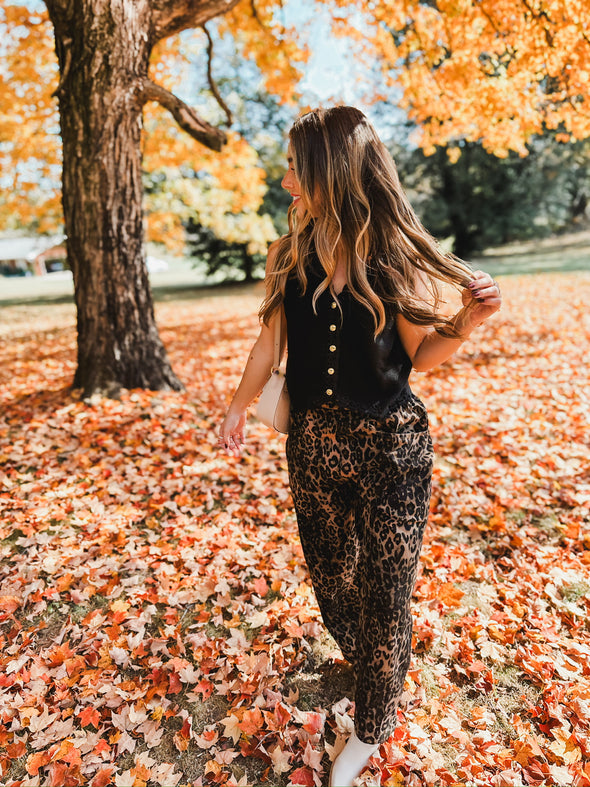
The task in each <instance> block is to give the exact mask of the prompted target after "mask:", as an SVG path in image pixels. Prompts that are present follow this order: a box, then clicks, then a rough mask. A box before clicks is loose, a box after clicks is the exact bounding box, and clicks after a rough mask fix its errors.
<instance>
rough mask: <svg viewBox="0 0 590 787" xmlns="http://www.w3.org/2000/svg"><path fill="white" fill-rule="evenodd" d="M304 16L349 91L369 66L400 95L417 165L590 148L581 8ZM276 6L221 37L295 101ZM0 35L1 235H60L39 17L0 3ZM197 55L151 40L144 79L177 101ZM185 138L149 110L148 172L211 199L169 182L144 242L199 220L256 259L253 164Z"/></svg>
mask: <svg viewBox="0 0 590 787" xmlns="http://www.w3.org/2000/svg"><path fill="white" fill-rule="evenodd" d="M315 3H316V4H317V6H318V10H320V7H321V10H323V11H324V12H328V13H332V22H333V27H334V31H335V33H336V34H337V35H341V36H348V37H349V38H350V39H351V41H353V42H354V44H353V47H354V48H355V49H353V51H356V52H357V54H358V57H357V58H356V59H357V62H358V63H359V73H358V77H359V79H362V78H364V77H365V75H364V73H362V71H363V69H365V67H366V66H368V64H369V63H371V64H375V63H377V64H378V65H379V68H380V72H381V76H380V77H378V78H377V81H376V83H375V84H374V85H373V89H374V95H375V96H378V95H382V94H383V93H384V89H385V88H386V87H387V86H388V85H389V86H395V87H396V88H397V89H399V90H401V105H402V106H403V107H404V108H405V109H406V110H407V112H408V114H409V116H410V117H411V118H412V120H413V121H414V122H415V123H416V124H417V125H418V128H419V131H418V142H419V144H420V145H422V146H423V147H424V149H425V150H426V151H427V152H428V151H432V150H433V148H434V146H435V145H448V146H450V155H451V156H456V155H458V149H455V148H453V144H454V143H455V142H456V141H458V140H461V139H467V140H480V141H481V142H482V143H483V145H484V146H485V147H486V149H488V150H490V151H492V152H494V153H495V154H497V155H499V156H502V155H506V153H507V151H508V150H517V151H519V152H520V153H522V154H525V153H526V147H525V145H526V142H527V140H529V139H530V138H531V136H532V135H535V134H542V133H543V131H544V129H545V128H549V129H553V130H557V131H558V132H559V134H560V137H559V138H560V139H571V138H574V139H583V138H586V137H588V136H589V135H590V106H589V102H590V97H589V96H590V91H589V89H588V88H589V85H590V39H589V37H588V30H589V29H590V6H588V3H587V2H586V0H518V2H516V3H515V2H513V0H439V2H437V3H432V2H425V0H407V2H404V3H392V2H390V0H375V2H371V3H369V2H362V3H355V4H351V2H350V0H336V2H335V8H336V10H334V3H330V4H329V3H328V2H327V0H315ZM281 5H282V4H280V3H278V2H277V0H256V2H253V3H248V2H241V3H239V4H238V5H237V6H236V7H235V8H234V9H233V10H231V11H230V12H229V13H227V14H226V15H225V16H224V17H222V18H221V19H220V21H219V23H218V24H219V30H220V31H221V32H222V33H223V34H227V35H232V36H233V37H234V38H235V39H236V42H237V44H238V47H239V49H240V50H241V52H242V53H243V55H244V57H246V58H249V59H252V60H253V61H255V62H256V63H257V65H258V67H259V68H260V70H261V73H262V76H263V79H264V81H265V85H266V88H267V89H268V90H269V91H270V92H271V93H273V94H275V95H277V96H279V97H280V98H281V100H284V101H288V102H296V101H297V85H298V82H299V79H300V77H301V75H302V73H303V70H304V67H305V63H306V61H307V60H308V58H309V55H310V51H309V46H308V44H307V41H306V31H305V30H304V29H299V28H298V27H297V26H296V25H294V24H293V25H291V26H290V27H286V26H285V25H284V24H283V21H282V20H283V15H282V13H281V12H280V6H281ZM330 9H332V11H331V12H330ZM0 24H2V25H3V28H2V30H3V43H2V66H1V68H0V165H1V169H2V173H3V177H4V178H5V183H6V187H5V188H4V189H3V193H2V196H1V197H0V227H1V228H7V229H14V228H15V227H18V226H29V227H34V228H36V229H38V231H40V232H50V231H55V230H56V229H57V228H58V227H59V226H60V223H61V208H60V204H59V181H60V177H59V168H60V146H59V139H58V119H57V101H56V99H55V98H54V97H53V96H52V93H53V91H54V90H55V88H56V85H57V80H58V73H57V64H56V60H55V54H54V52H53V41H52V29H51V25H50V23H49V21H48V19H47V15H46V12H45V11H43V10H35V11H31V10H30V9H29V8H27V7H26V6H22V5H17V4H14V3H11V2H9V1H8V0H0ZM204 49H205V40H204V36H203V35H202V34H200V33H195V34H194V36H193V41H192V44H190V45H188V44H186V43H181V40H180V39H179V38H178V37H174V38H171V39H165V40H164V41H161V42H160V43H159V44H158V45H157V46H156V48H155V50H154V53H153V58H152V66H151V76H152V77H153V78H154V79H155V80H156V81H157V82H159V83H160V84H163V85H165V86H166V87H168V88H170V89H175V88H178V86H179V85H180V84H181V83H182V81H183V78H184V77H186V74H187V73H188V68H189V66H190V63H191V61H194V59H195V57H199V58H201V59H203V58H204ZM376 73H377V72H376ZM185 136H186V135H185V134H184V133H183V132H181V131H180V130H178V129H177V128H176V127H175V124H174V122H173V121H172V120H170V119H169V118H168V117H167V116H166V115H165V114H163V113H162V112H161V111H160V110H156V109H155V108H152V107H148V108H147V109H146V135H145V148H146V170H147V171H148V172H154V171H155V170H160V171H161V172H163V173H164V174H168V175H170V171H169V170H167V168H172V169H173V170H175V171H177V170H178V168H179V167H180V166H181V165H187V166H192V165H196V166H198V167H202V168H203V170H201V169H199V171H205V172H207V173H209V175H210V182H211V187H212V192H211V193H210V194H209V193H207V194H205V195H204V194H203V191H202V190H199V189H195V184H191V183H186V182H184V181H180V182H179V183H173V184H172V187H171V190H170V191H169V192H164V193H163V194H161V195H159V197H155V196H154V197H150V198H149V199H148V200H147V203H146V207H147V211H148V237H149V238H151V239H153V240H157V241H161V242H164V243H167V244H168V245H169V246H171V247H172V248H176V249H177V250H180V249H181V246H182V232H181V223H182V219H183V218H185V217H186V215H187V214H190V213H191V212H192V213H193V214H197V215H199V216H201V214H200V213H199V211H202V221H203V223H204V224H205V226H207V227H210V228H212V229H213V230H214V231H215V232H216V233H219V234H220V236H221V237H224V238H226V239H227V240H229V241H238V242H247V241H248V236H249V235H251V236H252V239H251V241H250V243H251V248H250V251H251V252H254V251H260V250H261V249H262V247H263V245H264V244H265V243H268V241H270V240H272V237H273V230H272V228H271V226H270V224H269V222H268V221H267V220H266V219H261V218H260V217H257V216H256V211H257V209H258V207H259V205H260V201H261V194H263V192H264V175H263V173H262V172H261V171H260V169H259V167H258V166H257V163H256V157H255V155H253V153H252V151H250V150H248V149H247V146H245V143H243V141H242V142H240V141H239V140H238V139H237V138H235V137H233V138H232V139H231V141H230V145H229V146H228V147H227V148H226V149H225V151H224V153H223V155H222V156H219V155H218V154H208V153H206V152H204V151H203V150H202V149H201V148H200V147H199V145H198V144H197V143H196V142H194V141H193V140H189V139H187V138H185ZM215 162H225V164H226V166H225V167H223V166H221V165H220V164H219V163H215ZM234 169H237V170H239V172H240V178H235V172H234ZM221 170H225V172H227V173H230V174H233V175H234V177H233V178H232V177H230V176H229V175H228V176H226V174H225V173H224V172H221ZM242 178H243V180H242ZM8 181H9V182H8ZM228 181H229V188H228ZM232 192H235V194H233V193H232ZM204 203H206V209H204V208H203V204H204ZM240 211H241V213H239V212H240ZM238 213H239V218H236V215H237V214H238Z"/></svg>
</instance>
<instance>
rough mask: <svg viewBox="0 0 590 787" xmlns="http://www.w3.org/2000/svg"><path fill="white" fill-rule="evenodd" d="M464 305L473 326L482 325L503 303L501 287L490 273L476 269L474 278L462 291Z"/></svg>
mask: <svg viewBox="0 0 590 787" xmlns="http://www.w3.org/2000/svg"><path fill="white" fill-rule="evenodd" d="M462 300H463V306H466V307H467V308H468V310H469V319H470V321H471V324H472V326H473V327H475V326H477V325H480V324H481V323H482V322H483V321H484V320H487V319H488V317H491V316H492V314H494V312H497V311H498V309H499V308H500V306H501V305H502V293H501V292H500V287H499V286H498V284H497V283H496V282H495V281H494V279H492V277H491V276H490V274H489V273H485V272H484V271H474V272H473V279H472V280H471V281H470V282H469V284H468V285H467V287H466V288H465V289H464V290H463V293H462Z"/></svg>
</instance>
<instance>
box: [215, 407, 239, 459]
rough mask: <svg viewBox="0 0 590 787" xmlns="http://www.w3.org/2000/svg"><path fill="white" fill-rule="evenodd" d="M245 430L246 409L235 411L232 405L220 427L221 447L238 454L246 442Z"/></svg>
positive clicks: (219, 441)
mask: <svg viewBox="0 0 590 787" xmlns="http://www.w3.org/2000/svg"><path fill="white" fill-rule="evenodd" d="M245 432H246V410H241V411H237V412H234V411H233V410H232V408H231V407H230V409H229V410H228V411H227V415H226V416H225V418H224V419H223V423H222V424H221V428H220V429H219V440H218V441H217V442H218V445H219V447H220V448H225V449H226V451H228V452H229V453H233V454H235V455H236V456H237V455H238V454H239V453H240V451H241V450H242V446H243V445H244V443H245V442H246V435H245Z"/></svg>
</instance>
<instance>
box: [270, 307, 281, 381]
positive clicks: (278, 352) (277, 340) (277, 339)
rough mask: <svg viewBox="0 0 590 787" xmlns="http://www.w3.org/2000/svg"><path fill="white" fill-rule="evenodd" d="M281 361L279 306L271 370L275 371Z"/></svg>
mask: <svg viewBox="0 0 590 787" xmlns="http://www.w3.org/2000/svg"><path fill="white" fill-rule="evenodd" d="M280 363H281V309H280V307H279V315H278V317H277V320H276V322H275V353H274V360H273V365H272V371H273V372H276V370H277V369H278V368H279V365H280Z"/></svg>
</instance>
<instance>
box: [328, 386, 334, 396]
mask: <svg viewBox="0 0 590 787" xmlns="http://www.w3.org/2000/svg"><path fill="white" fill-rule="evenodd" d="M326 393H327V394H328V396H332V394H333V393H334V391H333V390H332V389H331V388H326Z"/></svg>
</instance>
